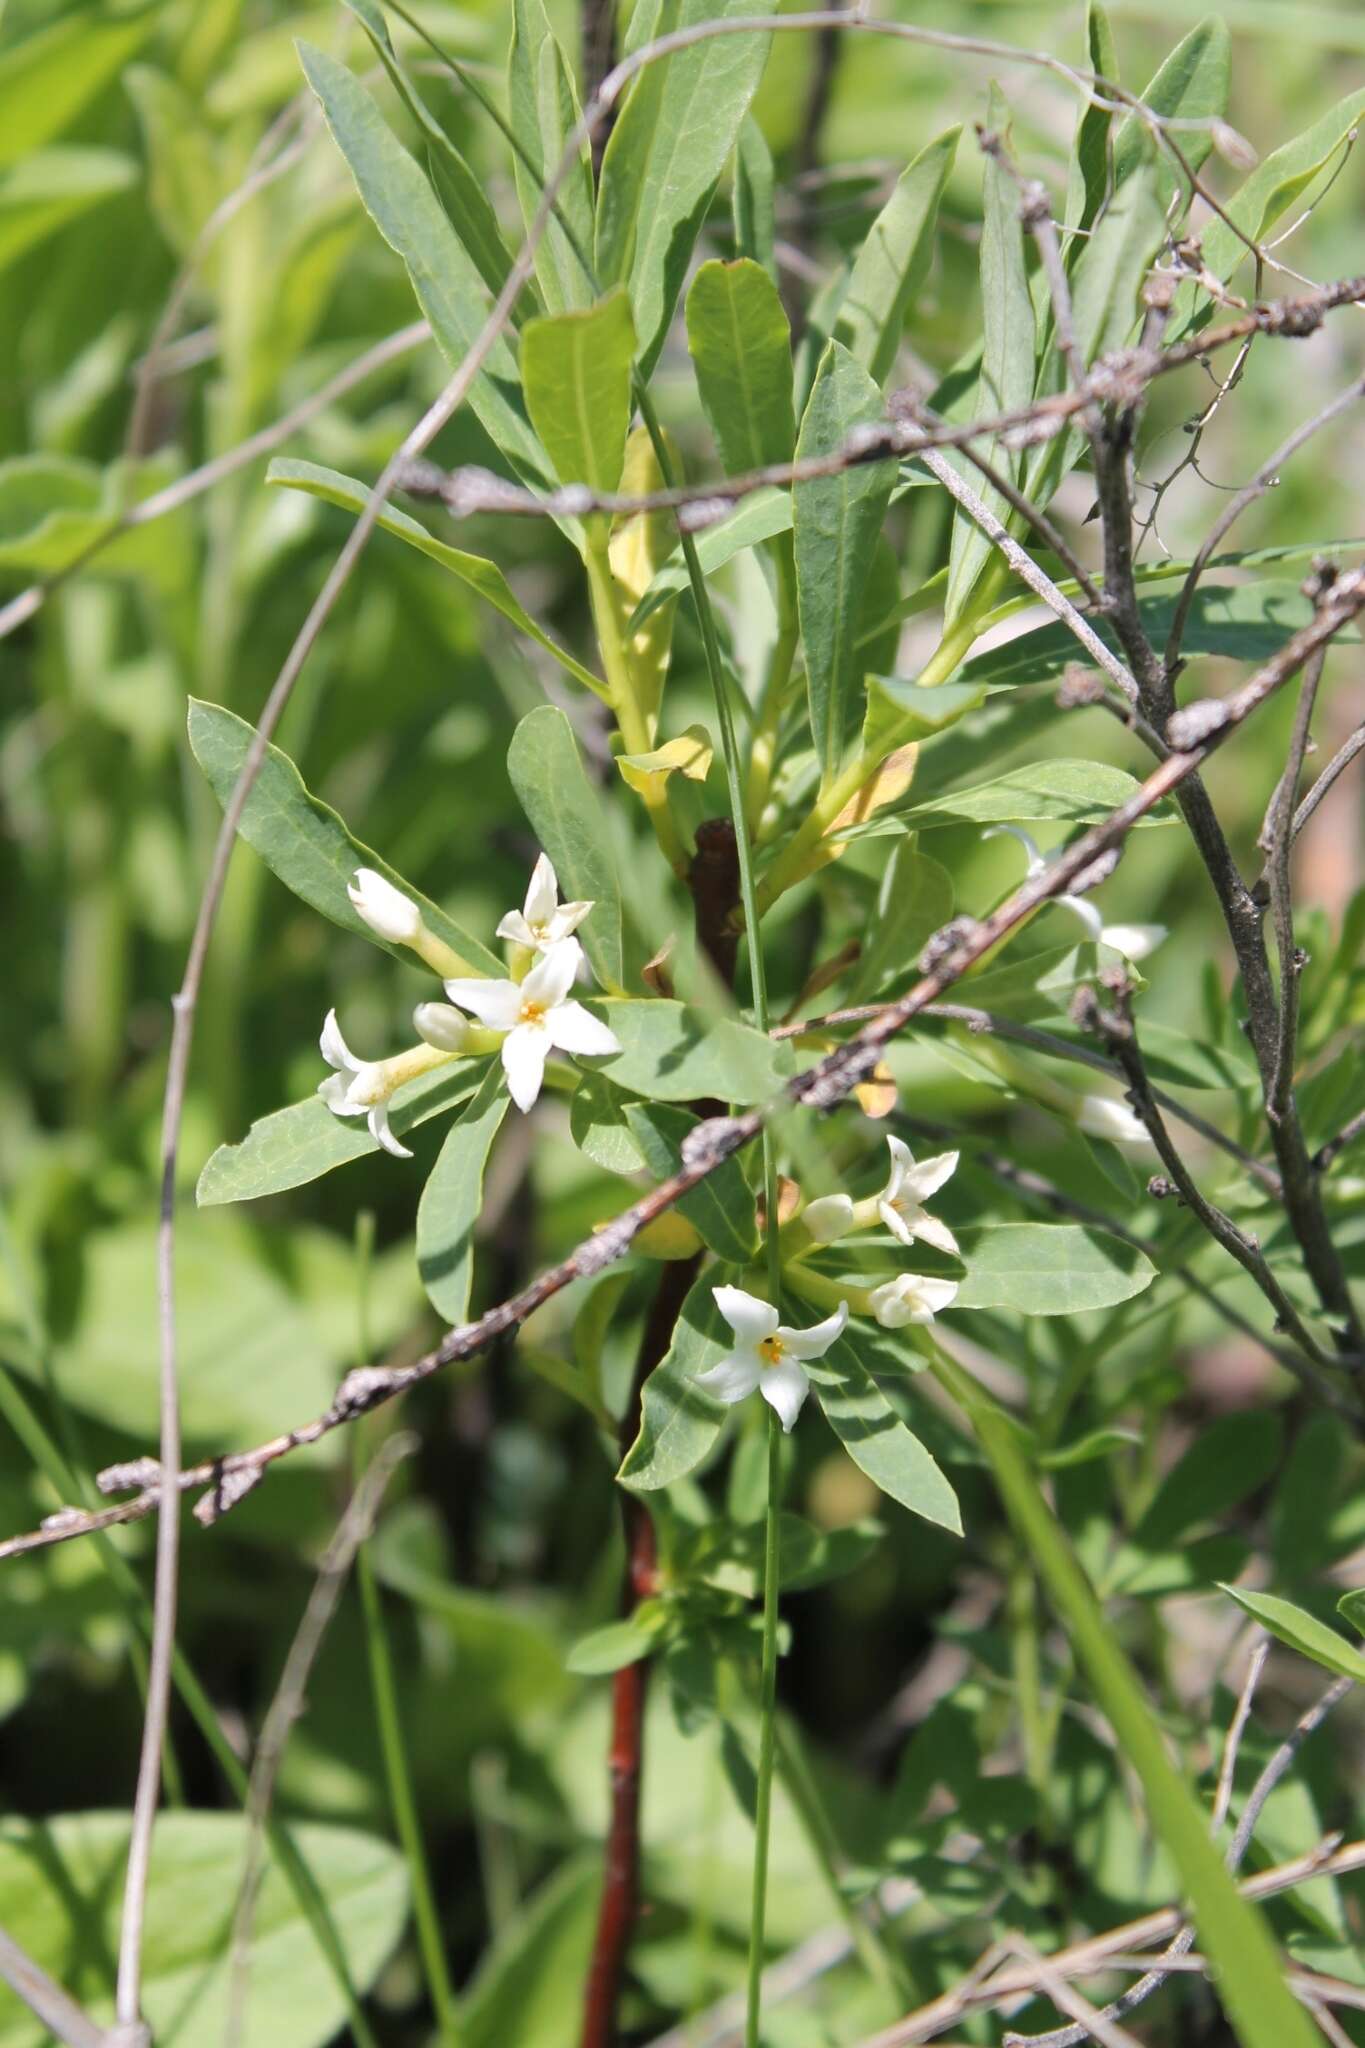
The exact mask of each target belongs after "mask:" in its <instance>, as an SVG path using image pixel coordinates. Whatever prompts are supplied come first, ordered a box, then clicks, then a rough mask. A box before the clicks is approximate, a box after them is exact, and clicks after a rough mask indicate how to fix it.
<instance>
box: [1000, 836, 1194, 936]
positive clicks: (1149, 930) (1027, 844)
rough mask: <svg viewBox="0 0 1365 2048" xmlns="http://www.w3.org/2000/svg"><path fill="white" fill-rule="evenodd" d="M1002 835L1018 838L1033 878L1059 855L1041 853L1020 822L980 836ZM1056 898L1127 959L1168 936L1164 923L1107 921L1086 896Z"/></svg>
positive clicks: (1087, 928) (1042, 871) (1041, 872)
mask: <svg viewBox="0 0 1365 2048" xmlns="http://www.w3.org/2000/svg"><path fill="white" fill-rule="evenodd" d="M1002 835H1008V837H1009V838H1011V839H1017V840H1018V841H1019V844H1020V845H1021V846H1022V847H1023V849H1024V852H1025V853H1026V854H1027V855H1028V874H1029V880H1030V881H1032V879H1033V877H1034V876H1035V875H1041V874H1044V873H1045V872H1046V871H1047V869H1048V868H1049V867H1050V866H1051V865H1052V863H1053V861H1054V860H1056V858H1057V855H1056V854H1055V853H1052V854H1045V853H1040V852H1039V849H1038V843H1037V841H1036V840H1035V839H1034V837H1033V835H1032V833H1030V832H1025V830H1024V829H1023V827H1022V826H1021V825H992V826H990V828H989V829H988V830H987V831H985V832H983V833H982V835H981V836H982V838H983V839H999V838H1000V837H1001V836H1002ZM1055 901H1056V902H1057V903H1059V904H1060V905H1061V907H1062V909H1063V910H1069V911H1070V912H1071V913H1072V915H1073V916H1074V917H1078V918H1079V919H1080V921H1081V923H1082V924H1083V925H1084V926H1085V928H1086V930H1087V932H1088V933H1089V934H1090V937H1091V938H1092V940H1093V941H1094V943H1095V944H1096V945H1097V946H1098V945H1106V946H1112V947H1113V949H1114V951H1115V952H1116V953H1122V955H1123V957H1124V959H1125V960H1145V959H1146V958H1147V955H1148V954H1149V953H1150V952H1152V951H1153V950H1154V949H1155V948H1156V947H1157V946H1159V945H1160V944H1161V941H1162V940H1163V939H1164V938H1165V936H1166V927H1165V925H1164V924H1106V923H1105V921H1104V919H1103V918H1102V917H1101V916H1100V913H1099V911H1098V910H1097V909H1096V908H1095V905H1094V904H1093V903H1090V902H1087V900H1086V898H1085V897H1084V896H1058V897H1057V898H1056V899H1055Z"/></svg>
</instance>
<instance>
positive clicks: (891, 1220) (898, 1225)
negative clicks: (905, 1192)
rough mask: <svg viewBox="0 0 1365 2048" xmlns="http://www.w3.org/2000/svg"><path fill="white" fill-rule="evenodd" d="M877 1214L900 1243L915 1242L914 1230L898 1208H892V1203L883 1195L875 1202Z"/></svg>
mask: <svg viewBox="0 0 1365 2048" xmlns="http://www.w3.org/2000/svg"><path fill="white" fill-rule="evenodd" d="M877 1214H878V1215H879V1216H880V1217H881V1219H882V1222H883V1223H884V1224H885V1225H886V1227H887V1229H888V1230H889V1231H890V1232H891V1235H892V1236H893V1237H898V1238H899V1239H900V1241H901V1243H902V1244H913V1243H914V1242H915V1233H914V1231H913V1230H912V1229H911V1228H910V1225H909V1224H908V1223H907V1222H906V1220H905V1218H904V1217H903V1216H902V1215H901V1212H900V1210H899V1209H897V1208H894V1207H893V1206H892V1204H891V1203H890V1202H888V1201H887V1199H886V1196H885V1195H883V1196H882V1198H881V1200H880V1201H879V1202H878V1204H877Z"/></svg>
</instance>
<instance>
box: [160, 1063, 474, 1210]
mask: <svg viewBox="0 0 1365 2048" xmlns="http://www.w3.org/2000/svg"><path fill="white" fill-rule="evenodd" d="M318 1071H319V1077H321V1075H322V1074H323V1072H324V1069H323V1068H322V1066H321V1064H319V1069H318ZM478 1075H479V1068H478V1063H477V1062H476V1061H473V1060H453V1061H452V1062H451V1064H450V1065H449V1066H448V1067H437V1068H436V1069H435V1071H434V1072H432V1073H430V1074H422V1075H421V1076H420V1077H419V1078H418V1079H417V1080H415V1081H409V1082H407V1083H406V1085H405V1086H404V1087H402V1088H399V1089H398V1090H397V1091H396V1092H395V1094H394V1096H393V1098H392V1102H391V1107H390V1117H389V1123H390V1128H391V1129H392V1131H393V1133H394V1135H395V1137H398V1138H405V1137H406V1136H407V1134H408V1132H409V1131H415V1130H416V1128H417V1126H418V1125H419V1124H424V1123H428V1122H430V1120H431V1118H432V1117H435V1116H442V1115H444V1114H446V1113H447V1112H448V1111H449V1110H452V1109H457V1108H458V1107H459V1106H460V1104H461V1103H462V1102H464V1101H466V1100H467V1098H468V1097H469V1096H471V1095H472V1094H473V1093H474V1090H475V1087H476V1086H477V1084H478ZM379 1149H380V1147H379V1141H378V1139H377V1138H372V1137H371V1136H370V1133H369V1130H368V1128H367V1126H366V1123H365V1120H364V1118H363V1117H340V1116H336V1115H334V1114H333V1112H332V1111H331V1110H330V1109H329V1108H328V1107H327V1104H326V1103H325V1102H323V1101H322V1100H321V1098H320V1097H319V1096H317V1095H309V1096H306V1097H305V1099H304V1100H303V1101H302V1102H291V1103H290V1105H289V1107H288V1108H287V1109H276V1110H272V1112H271V1113H270V1115H269V1116H263V1117H258V1118H257V1120H256V1122H255V1123H254V1124H253V1125H252V1126H251V1129H250V1130H249V1131H248V1132H247V1134H246V1136H245V1137H244V1138H242V1139H240V1140H239V1142H238V1143H237V1144H235V1145H220V1146H219V1147H218V1150H217V1151H216V1152H214V1153H212V1154H211V1155H210V1157H209V1159H208V1161H207V1162H206V1164H205V1166H204V1170H203V1172H202V1173H201V1174H200V1176H199V1185H198V1187H197V1188H196V1189H195V1199H196V1201H197V1202H198V1204H199V1206H200V1208H201V1209H210V1208H216V1207H217V1206H218V1205H219V1204H220V1203H222V1202H254V1201H258V1200H259V1199H260V1197H261V1196H262V1195H279V1194H283V1193H285V1192H286V1190H288V1189H289V1188H301V1187H304V1186H306V1185H307V1183H308V1182H309V1181H312V1180H317V1179H318V1178H319V1177H320V1176H321V1175H322V1174H324V1173H331V1172H332V1170H333V1168H334V1167H338V1166H346V1165H349V1163H350V1161H351V1160H352V1159H363V1158H364V1157H365V1155H366V1154H367V1153H369V1152H377V1151H379Z"/></svg>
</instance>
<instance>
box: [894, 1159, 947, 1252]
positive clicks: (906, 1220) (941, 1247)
mask: <svg viewBox="0 0 1365 2048" xmlns="http://www.w3.org/2000/svg"><path fill="white" fill-rule="evenodd" d="M886 1142H887V1145H888V1147H889V1148H890V1152H891V1177H890V1179H889V1180H888V1181H887V1183H886V1186H885V1187H884V1188H883V1189H882V1192H881V1194H880V1195H879V1196H878V1197H877V1214H878V1215H879V1216H880V1217H881V1219H882V1222H883V1223H884V1224H885V1225H886V1227H887V1229H888V1230H889V1231H890V1232H891V1235H892V1236H893V1237H898V1238H899V1239H900V1241H901V1243H902V1244H913V1243H914V1242H915V1240H916V1238H918V1239H919V1240H920V1242H921V1243H922V1244H931V1245H933V1247H934V1249H935V1250H936V1251H940V1252H952V1253H953V1254H954V1255H955V1254H956V1252H957V1239H956V1238H955V1237H954V1236H953V1233H952V1231H951V1230H949V1228H948V1226H947V1224H946V1223H940V1222H939V1220H938V1218H937V1217H936V1216H931V1215H929V1213H928V1211H927V1210H926V1209H925V1208H924V1204H925V1202H926V1201H927V1200H928V1199H929V1197H930V1195H933V1194H936V1193H937V1192H938V1190H939V1189H940V1188H941V1187H942V1186H943V1183H944V1182H945V1181H946V1180H948V1179H950V1178H951V1177H952V1175H953V1174H954V1173H955V1172H956V1171H957V1159H958V1155H957V1153H956V1152H939V1153H937V1154H936V1155H935V1156H934V1158H932V1159H925V1160H922V1161H921V1162H920V1164H919V1165H916V1164H915V1155H914V1153H913V1152H912V1151H911V1150H910V1147H909V1146H908V1145H907V1144H906V1143H905V1140H904V1139H903V1138H888V1139H887V1141H886Z"/></svg>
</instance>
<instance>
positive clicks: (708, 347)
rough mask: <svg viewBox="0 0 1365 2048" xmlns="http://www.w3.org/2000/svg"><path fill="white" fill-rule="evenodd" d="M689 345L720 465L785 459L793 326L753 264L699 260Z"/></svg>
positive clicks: (790, 431) (733, 468) (791, 422)
mask: <svg viewBox="0 0 1365 2048" xmlns="http://www.w3.org/2000/svg"><path fill="white" fill-rule="evenodd" d="M687 345H688V348H689V349H690V350H691V353H692V362H693V365H694V366H695V369H696V372H697V388H698V390H699V391H700V393H701V402H702V405H703V406H704V407H705V409H706V417H707V418H708V420H709V421H710V422H711V431H712V433H713V434H714V435H715V437H716V444H717V446H718V447H719V449H720V456H721V461H722V462H723V464H724V465H725V469H726V471H727V472H728V474H730V475H732V476H733V475H736V474H738V473H740V472H742V471H744V470H748V469H762V468H764V467H766V466H767V465H768V464H770V463H779V462H790V461H791V458H792V451H793V449H794V448H795V446H796V414H795V412H794V411H793V409H792V351H791V326H790V324H789V322H788V320H787V315H786V312H785V311H784V309H783V305H782V301H781V299H780V298H779V297H778V293H777V286H776V285H775V284H774V283H773V281H772V279H771V278H770V277H769V275H768V273H767V271H766V270H761V269H760V268H759V266H758V264H757V263H753V262H750V261H749V260H748V259H747V258H741V259H740V261H739V262H737V263H719V262H711V263H703V264H702V266H701V269H700V270H699V271H698V272H697V274H696V276H695V278H694V279H693V280H692V288H691V290H690V291H689V292H688V294H687Z"/></svg>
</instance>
